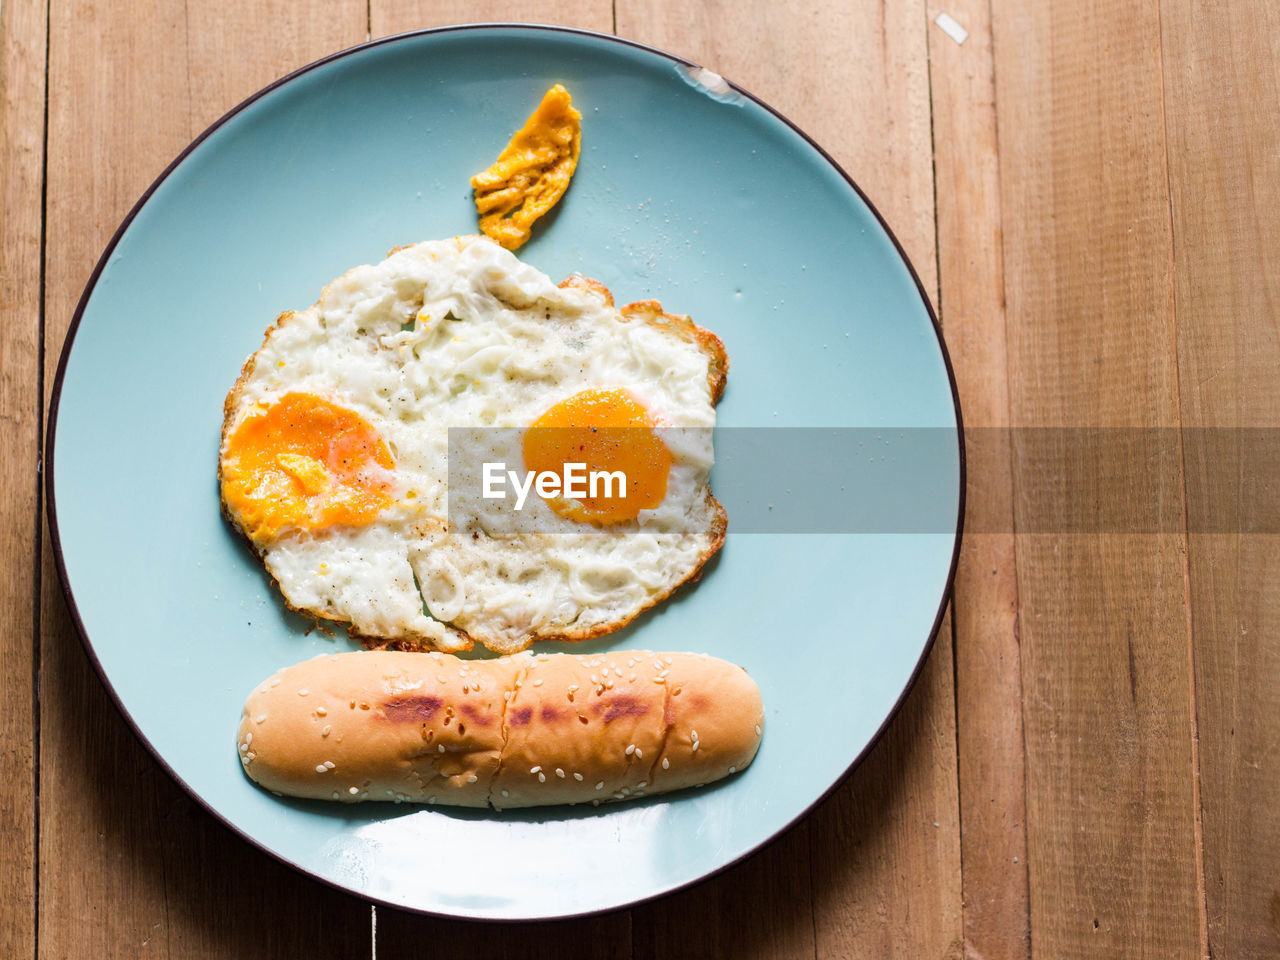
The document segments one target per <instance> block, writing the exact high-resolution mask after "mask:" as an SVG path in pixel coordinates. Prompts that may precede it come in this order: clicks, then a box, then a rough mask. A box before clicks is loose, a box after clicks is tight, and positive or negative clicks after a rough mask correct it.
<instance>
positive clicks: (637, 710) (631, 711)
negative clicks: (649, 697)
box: [596, 694, 649, 723]
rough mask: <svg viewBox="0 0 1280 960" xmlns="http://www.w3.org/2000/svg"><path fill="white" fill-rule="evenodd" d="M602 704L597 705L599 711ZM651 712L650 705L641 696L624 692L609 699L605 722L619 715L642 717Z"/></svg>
mask: <svg viewBox="0 0 1280 960" xmlns="http://www.w3.org/2000/svg"><path fill="white" fill-rule="evenodd" d="M601 706H602V704H597V705H596V710H597V711H598V710H599V709H600V707H601ZM648 712H649V705H648V704H647V703H645V702H644V701H643V700H641V699H640V698H639V697H632V696H629V695H627V694H623V695H622V696H620V697H614V698H613V699H612V700H610V701H609V709H608V710H606V711H605V714H604V722H605V723H609V722H610V721H611V720H616V719H617V718H618V717H642V716H644V715H645V714H646V713H648Z"/></svg>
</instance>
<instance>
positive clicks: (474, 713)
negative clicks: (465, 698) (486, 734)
mask: <svg viewBox="0 0 1280 960" xmlns="http://www.w3.org/2000/svg"><path fill="white" fill-rule="evenodd" d="M458 709H460V710H461V711H462V714H463V716H465V717H466V718H467V719H468V720H470V721H471V722H472V723H474V724H475V725H476V726H478V727H487V726H489V723H490V719H489V718H488V717H486V716H485V715H484V714H483V713H481V712H480V711H479V710H477V709H476V708H475V707H473V706H472V705H471V704H469V703H464V704H463V705H462V706H461V707H459V708H458Z"/></svg>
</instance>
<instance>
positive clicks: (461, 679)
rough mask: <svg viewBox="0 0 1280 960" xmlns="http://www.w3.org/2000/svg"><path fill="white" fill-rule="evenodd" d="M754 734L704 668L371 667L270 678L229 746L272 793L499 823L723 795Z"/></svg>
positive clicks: (329, 658)
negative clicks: (486, 814)
mask: <svg viewBox="0 0 1280 960" xmlns="http://www.w3.org/2000/svg"><path fill="white" fill-rule="evenodd" d="M763 723H764V709H763V705H762V703H761V700H760V690H759V688H758V687H757V686H756V684H755V682H754V681H752V680H751V678H750V677H748V676H747V673H746V671H745V670H743V669H742V668H741V667H738V666H735V665H734V664H731V663H727V662H726V661H724V660H717V659H715V658H714V657H708V656H705V655H703V654H692V653H650V652H647V651H639V650H621V651H618V652H616V653H609V654H596V655H592V656H581V655H573V654H532V653H522V654H517V655H515V656H512V657H503V658H501V659H497V660H470V661H468V660H459V659H458V658H456V657H453V656H449V655H447V654H441V653H401V652H392V651H368V652H360V653H340V654H333V655H322V656H319V657H316V658H315V659H313V660H308V661H306V662H304V663H300V664H298V665H297V666H293V667H289V668H287V669H285V670H282V671H280V672H279V673H277V674H276V675H275V676H273V677H272V678H270V679H269V680H268V681H267V682H266V683H264V684H262V685H261V686H260V687H258V689H256V690H255V691H254V692H253V693H252V694H250V696H249V699H248V700H247V701H246V703H245V707H244V715H243V717H242V719H241V721H240V731H239V733H238V735H237V745H238V747H239V751H240V761H241V763H242V764H243V765H244V769H245V772H246V773H248V775H249V776H250V778H252V779H253V780H255V781H257V782H258V783H260V784H261V785H262V786H264V787H266V788H267V789H269V790H272V791H275V792H276V793H281V794H287V795H289V796H294V797H314V798H318V799H325V800H341V801H345V802H357V801H362V800H393V801H396V802H425V803H442V804H454V805H458V806H468V807H485V806H492V807H495V808H497V809H503V808H507V807H532V806H543V805H546V804H560V803H583V802H586V801H590V802H592V803H600V802H602V801H605V800H621V799H624V798H626V797H635V796H644V795H646V794H654V793H665V792H667V791H669V790H678V789H680V788H682V787H689V786H695V785H701V784H703V783H708V782H710V781H712V780H718V779H720V778H721V777H724V776H728V775H729V774H732V773H735V772H737V771H739V770H742V769H743V768H745V767H746V766H747V764H749V763H750V762H751V760H752V758H753V757H754V756H755V753H756V749H757V747H758V746H759V744H760V734H761V728H762V726H763Z"/></svg>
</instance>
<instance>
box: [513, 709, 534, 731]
mask: <svg viewBox="0 0 1280 960" xmlns="http://www.w3.org/2000/svg"><path fill="white" fill-rule="evenodd" d="M531 719H533V707H521V708H520V709H518V710H512V711H511V718H510V723H511V726H513V727H523V726H525V725H527V724H528V723H529V721H530V720H531Z"/></svg>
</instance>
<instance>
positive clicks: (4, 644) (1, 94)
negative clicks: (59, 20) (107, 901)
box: [0, 0, 45, 958]
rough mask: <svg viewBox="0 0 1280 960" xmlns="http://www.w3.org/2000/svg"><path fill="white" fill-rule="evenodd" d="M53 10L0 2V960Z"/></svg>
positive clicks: (23, 667)
mask: <svg viewBox="0 0 1280 960" xmlns="http://www.w3.org/2000/svg"><path fill="white" fill-rule="evenodd" d="M44 80H45V14H44V5H43V4H40V3H33V2H29V0H17V2H8V3H5V4H3V5H2V6H0V556H2V557H3V558H4V563H3V564H2V565H0V616H3V619H4V623H5V624H6V629H5V632H4V635H3V637H0V744H3V746H0V863H3V864H4V865H5V884H4V889H3V891H0V956H4V957H15V958H16V957H30V956H33V955H34V953H35V911H36V880H37V874H36V743H35V731H34V724H33V721H34V719H35V696H36V683H35V678H36V670H35V664H36V658H35V618H36V590H37V587H38V584H37V573H36V566H35V562H34V561H35V556H36V542H37V537H38V535H39V529H40V527H39V522H40V521H39V514H38V504H39V493H38V487H39V480H38V477H37V468H36V464H37V461H38V459H39V455H40V444H41V438H40V390H39V383H40V279H41V275H40V261H41V226H42V222H43V214H44V211H43V205H44V203H43V189H44Z"/></svg>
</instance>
